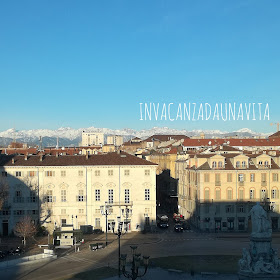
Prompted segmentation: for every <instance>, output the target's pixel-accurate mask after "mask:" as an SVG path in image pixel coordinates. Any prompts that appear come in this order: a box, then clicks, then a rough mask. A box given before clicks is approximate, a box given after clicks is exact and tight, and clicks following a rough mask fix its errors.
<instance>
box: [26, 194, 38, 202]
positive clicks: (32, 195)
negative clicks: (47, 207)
mask: <svg viewBox="0 0 280 280" xmlns="http://www.w3.org/2000/svg"><path fill="white" fill-rule="evenodd" d="M28 201H29V202H31V203H35V202H37V196H36V192H35V191H30V196H29V198H28Z"/></svg>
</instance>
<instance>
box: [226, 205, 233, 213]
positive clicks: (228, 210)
mask: <svg viewBox="0 0 280 280" xmlns="http://www.w3.org/2000/svg"><path fill="white" fill-rule="evenodd" d="M226 213H233V205H226Z"/></svg>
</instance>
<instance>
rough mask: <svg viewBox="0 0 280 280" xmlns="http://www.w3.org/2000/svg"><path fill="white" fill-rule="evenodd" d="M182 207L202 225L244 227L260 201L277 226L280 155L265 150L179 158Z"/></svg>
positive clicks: (205, 227)
mask: <svg viewBox="0 0 280 280" xmlns="http://www.w3.org/2000/svg"><path fill="white" fill-rule="evenodd" d="M176 176H177V178H178V179H179V180H178V205H179V211H180V213H181V214H182V215H184V216H185V218H187V219H190V220H191V221H192V222H193V223H194V224H195V225H196V226H197V227H198V228H199V229H201V230H206V231H217V230H221V231H228V230H235V231H243V230H247V229H248V226H250V220H249V217H248V213H249V211H250V209H251V207H252V206H253V205H254V204H255V203H256V202H257V201H260V202H261V204H262V205H263V207H264V208H265V209H266V210H267V211H268V213H269V215H270V218H271V221H272V228H273V230H278V229H279V228H280V222H279V220H280V219H279V204H280V200H279V190H280V183H279V176H280V168H279V157H277V156H275V157H273V156H271V155H268V154H265V153H262V154H210V155H209V154H204V155H203V154H197V155H190V156H189V159H187V160H177V162H176Z"/></svg>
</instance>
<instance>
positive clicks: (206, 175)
mask: <svg viewBox="0 0 280 280" xmlns="http://www.w3.org/2000/svg"><path fill="white" fill-rule="evenodd" d="M204 182H207V183H208V182H209V174H208V173H206V174H204Z"/></svg>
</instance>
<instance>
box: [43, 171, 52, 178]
mask: <svg viewBox="0 0 280 280" xmlns="http://www.w3.org/2000/svg"><path fill="white" fill-rule="evenodd" d="M45 176H46V177H54V171H46V172H45Z"/></svg>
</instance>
